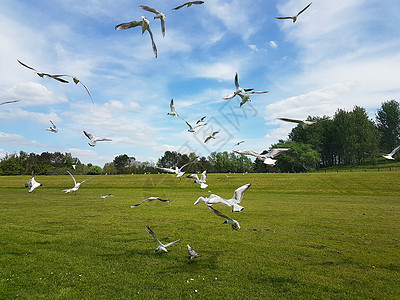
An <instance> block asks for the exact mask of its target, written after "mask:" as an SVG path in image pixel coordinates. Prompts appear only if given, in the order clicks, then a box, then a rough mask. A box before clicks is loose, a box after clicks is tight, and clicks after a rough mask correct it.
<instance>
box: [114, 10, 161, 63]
mask: <svg viewBox="0 0 400 300" xmlns="http://www.w3.org/2000/svg"><path fill="white" fill-rule="evenodd" d="M149 24H150V22H149V20H147V19H146V17H144V16H142V21H132V22H128V23H122V24H119V25H117V26H115V30H125V29H129V28H133V27H136V26H141V27H142V34H143V33H144V32H145V31H146V30H147V31H148V33H149V35H150V39H151V45H152V47H153V52H154V56H155V57H156V58H157V47H156V44H155V43H154V39H153V33H152V32H151V30H150V26H149Z"/></svg>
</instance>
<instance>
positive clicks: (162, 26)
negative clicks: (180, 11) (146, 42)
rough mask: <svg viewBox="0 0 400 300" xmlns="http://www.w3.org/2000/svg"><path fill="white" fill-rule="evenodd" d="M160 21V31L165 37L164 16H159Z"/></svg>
mask: <svg viewBox="0 0 400 300" xmlns="http://www.w3.org/2000/svg"><path fill="white" fill-rule="evenodd" d="M160 22H161V33H162V35H163V37H165V20H164V18H161V19H160Z"/></svg>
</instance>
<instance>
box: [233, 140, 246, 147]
mask: <svg viewBox="0 0 400 300" xmlns="http://www.w3.org/2000/svg"><path fill="white" fill-rule="evenodd" d="M241 143H244V141H240V142H237V143H236V144H235V145H233V147H236V146H239V145H240V144H241Z"/></svg>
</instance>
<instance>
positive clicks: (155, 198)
mask: <svg viewBox="0 0 400 300" xmlns="http://www.w3.org/2000/svg"><path fill="white" fill-rule="evenodd" d="M153 200H160V201H161V202H166V203H168V202H169V200H164V199H161V198H159V197H149V198H147V199H144V200H143V201H142V202H140V203H138V204H135V205H131V208H134V207H137V206H139V205H140V204H142V203H143V202H145V201H153Z"/></svg>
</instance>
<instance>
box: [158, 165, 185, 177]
mask: <svg viewBox="0 0 400 300" xmlns="http://www.w3.org/2000/svg"><path fill="white" fill-rule="evenodd" d="M188 164H189V163H187V164H184V165H183V166H182V167H180V168H178V167H175V169H171V168H162V167H157V169H160V170H163V171H165V172H168V173H173V174H176V177H182V176H183V175H184V174H185V172H184V171H182V169H183V168H184V167H186V166H187V165H188Z"/></svg>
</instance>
